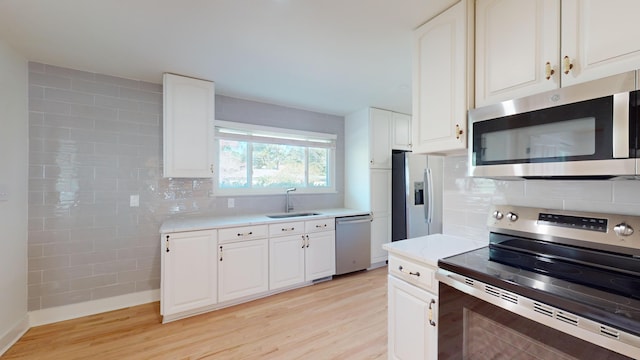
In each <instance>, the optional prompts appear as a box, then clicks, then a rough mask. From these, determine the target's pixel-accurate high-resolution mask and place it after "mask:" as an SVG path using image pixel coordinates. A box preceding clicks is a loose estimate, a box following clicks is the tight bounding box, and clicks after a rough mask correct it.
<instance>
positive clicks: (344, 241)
mask: <svg viewBox="0 0 640 360" xmlns="http://www.w3.org/2000/svg"><path fill="white" fill-rule="evenodd" d="M370 266H371V215H369V214H367V215H356V216H345V217H337V218H336V275H341V274H346V273H350V272H353V271H358V270H364V269H367V268H368V267H370Z"/></svg>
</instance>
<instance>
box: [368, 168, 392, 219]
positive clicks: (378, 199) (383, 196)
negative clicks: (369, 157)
mask: <svg viewBox="0 0 640 360" xmlns="http://www.w3.org/2000/svg"><path fill="white" fill-rule="evenodd" d="M370 175H371V176H370V181H371V194H370V196H371V212H372V213H373V216H378V215H386V214H390V213H391V170H377V169H376V170H370Z"/></svg>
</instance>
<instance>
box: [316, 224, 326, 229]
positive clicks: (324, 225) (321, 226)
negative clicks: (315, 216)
mask: <svg viewBox="0 0 640 360" xmlns="http://www.w3.org/2000/svg"><path fill="white" fill-rule="evenodd" d="M326 227H327V224H322V225H316V228H326Z"/></svg>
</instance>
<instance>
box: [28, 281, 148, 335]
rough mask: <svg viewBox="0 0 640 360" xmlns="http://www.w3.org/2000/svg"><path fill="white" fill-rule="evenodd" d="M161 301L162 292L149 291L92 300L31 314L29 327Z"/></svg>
mask: <svg viewBox="0 0 640 360" xmlns="http://www.w3.org/2000/svg"><path fill="white" fill-rule="evenodd" d="M158 300H160V290H159V289H156V290H147V291H141V292H136V293H132V294H126V295H120V296H114V297H110V298H105V299H99V300H92V301H86V302H81V303H77V304H71V305H64V306H58V307H53V308H48V309H42V310H35V311H30V312H29V325H30V326H31V327H33V326H40V325H46V324H51V323H54V322H58V321H64V320H70V319H76V318H79V317H83V316H89V315H95V314H99V313H103V312H107V311H113V310H118V309H123V308H127V307H131V306H136V305H142V304H147V303H150V302H154V301H158Z"/></svg>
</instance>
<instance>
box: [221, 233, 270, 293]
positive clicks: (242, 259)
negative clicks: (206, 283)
mask: <svg viewBox="0 0 640 360" xmlns="http://www.w3.org/2000/svg"><path fill="white" fill-rule="evenodd" d="M268 274H269V251H268V243H267V239H261V240H251V241H243V242H237V243H230V244H221V245H218V296H219V300H220V302H223V301H229V300H233V299H237V298H241V297H244V296H249V295H254V294H257V293H261V292H264V291H267V290H268V289H269V277H268Z"/></svg>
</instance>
